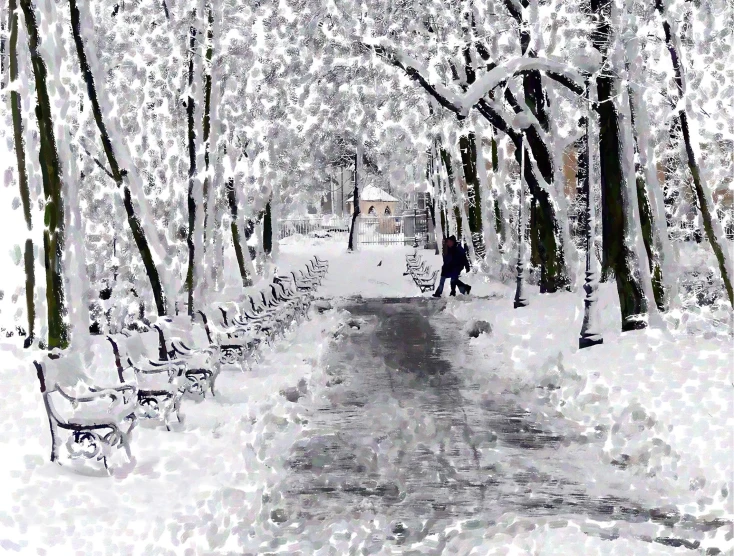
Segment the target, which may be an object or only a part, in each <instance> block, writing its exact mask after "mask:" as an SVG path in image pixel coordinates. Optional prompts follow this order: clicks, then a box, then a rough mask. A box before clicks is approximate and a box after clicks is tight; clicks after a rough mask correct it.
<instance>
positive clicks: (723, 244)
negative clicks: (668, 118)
mask: <svg viewBox="0 0 734 556" xmlns="http://www.w3.org/2000/svg"><path fill="white" fill-rule="evenodd" d="M666 1H667V0H656V3H655V7H656V8H657V10H658V12H660V15H661V16H662V18H663V30H664V31H665V43H666V44H667V46H668V52H669V53H670V59H671V62H672V63H673V70H674V71H675V83H676V85H677V87H678V93H679V95H680V98H681V101H682V102H685V104H681V103H679V105H680V106H682V107H681V108H680V110H679V112H678V118H679V120H680V125H681V132H682V134H683V142H684V144H685V147H686V158H687V159H688V168H689V170H690V171H691V177H692V178H693V192H694V194H695V196H696V201H697V204H698V209H699V211H700V212H701V219H702V220H703V227H704V230H705V231H706V237H707V238H708V240H709V243H710V244H711V249H712V250H713V252H714V255H715V256H716V261H717V262H718V263H719V271H720V272H721V278H722V280H723V281H724V287H725V288H726V293H727V295H728V296H729V303H730V304H731V305H734V289H733V288H732V280H734V261H732V256H731V248H730V247H729V245H728V242H727V239H726V236H725V235H724V231H723V229H722V226H721V222H720V221H719V218H718V215H717V214H716V205H715V203H714V199H713V196H712V194H711V189H710V188H709V185H708V183H707V182H706V179H705V176H704V175H703V172H702V169H701V167H700V166H699V162H700V160H701V155H700V152H699V149H700V147H699V145H698V144H697V143H696V140H695V139H694V136H695V135H697V134H696V127H695V126H696V122H695V120H694V119H689V117H688V116H689V113H690V112H692V110H691V101H690V99H689V98H688V95H687V94H686V93H687V91H686V86H687V84H686V75H685V70H684V68H683V63H682V61H681V56H682V51H681V46H680V37H679V36H678V35H677V33H674V32H673V28H672V27H671V23H670V21H669V20H668V16H667V13H666V12H667V9H666Z"/></svg>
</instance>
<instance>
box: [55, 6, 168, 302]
mask: <svg viewBox="0 0 734 556" xmlns="http://www.w3.org/2000/svg"><path fill="white" fill-rule="evenodd" d="M69 10H70V13H71V29H72V34H73V36H74V43H75V45H76V52H77V58H78V59H79V68H80V69H81V73H82V76H83V77H84V82H85V84H86V87H87V96H88V98H89V101H90V103H91V105H92V114H93V115H94V121H95V123H96V124H97V129H98V130H99V134H100V138H101V140H102V147H103V148H104V151H105V156H106V158H107V162H108V164H109V165H110V174H111V175H112V178H113V179H114V180H115V184H116V185H117V187H118V189H120V190H122V200H123V204H124V206H125V212H126V214H127V221H128V225H129V226H130V232H131V233H132V236H133V240H134V241H135V245H136V246H137V248H138V252H139V253H140V257H141V258H142V260H143V266H144V267H145V273H146V275H147V277H148V281H149V282H150V286H151V289H152V291H153V298H154V300H155V305H156V310H157V312H158V315H159V316H163V315H165V314H167V310H168V308H167V299H166V295H165V292H164V289H163V285H162V284H161V276H160V273H159V269H158V267H157V266H156V264H155V262H154V260H153V254H152V253H151V249H150V245H149V243H148V238H147V236H146V234H145V230H144V229H143V227H142V225H141V223H140V219H139V217H138V215H137V213H136V211H135V206H134V204H133V199H132V194H131V192H130V186H129V185H128V183H127V171H126V170H124V169H123V168H121V167H120V163H119V161H118V158H117V154H116V153H115V150H114V148H113V146H112V140H111V138H110V135H109V132H108V130H107V126H106V124H105V121H104V117H103V115H102V110H101V107H100V103H99V97H98V94H97V87H96V85H95V81H94V75H93V74H92V68H91V65H90V63H89V59H88V57H87V53H86V50H85V48H84V40H83V38H82V36H81V16H80V13H79V8H78V6H77V2H76V0H69Z"/></svg>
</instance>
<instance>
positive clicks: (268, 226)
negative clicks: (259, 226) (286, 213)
mask: <svg viewBox="0 0 734 556" xmlns="http://www.w3.org/2000/svg"><path fill="white" fill-rule="evenodd" d="M272 218H273V216H272V212H271V209H270V201H268V204H267V205H265V215H264V216H263V251H264V252H265V255H266V256H268V257H269V256H270V254H271V253H272V251H273V221H272Z"/></svg>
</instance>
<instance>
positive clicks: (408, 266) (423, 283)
mask: <svg viewBox="0 0 734 556" xmlns="http://www.w3.org/2000/svg"><path fill="white" fill-rule="evenodd" d="M408 275H410V277H411V278H413V282H415V285H416V286H418V288H420V290H421V292H426V291H429V290H432V289H433V287H434V286H435V285H436V279H437V278H438V270H434V271H433V272H431V268H430V267H429V266H428V265H427V264H426V261H424V260H423V259H422V258H421V256H420V255H419V254H418V251H415V252H413V253H408V254H407V255H405V272H404V273H403V276H408Z"/></svg>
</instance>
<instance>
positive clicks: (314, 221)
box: [279, 216, 351, 239]
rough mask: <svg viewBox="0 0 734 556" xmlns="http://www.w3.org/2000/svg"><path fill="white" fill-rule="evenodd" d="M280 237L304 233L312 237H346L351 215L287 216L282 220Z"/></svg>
mask: <svg viewBox="0 0 734 556" xmlns="http://www.w3.org/2000/svg"><path fill="white" fill-rule="evenodd" d="M279 224H280V239H283V238H286V237H289V236H293V235H304V236H310V237H323V238H328V237H342V236H343V237H346V235H347V234H349V227H350V226H351V217H344V218H342V217H336V216H335V217H324V218H286V219H284V220H281V221H280V223H279Z"/></svg>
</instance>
